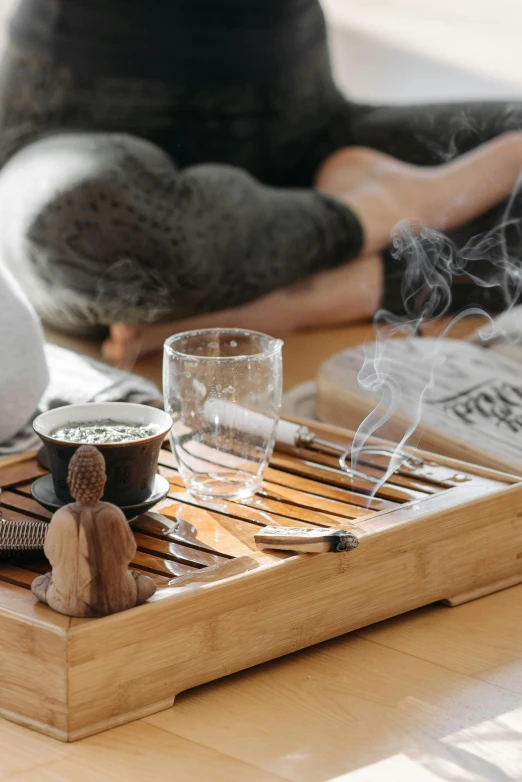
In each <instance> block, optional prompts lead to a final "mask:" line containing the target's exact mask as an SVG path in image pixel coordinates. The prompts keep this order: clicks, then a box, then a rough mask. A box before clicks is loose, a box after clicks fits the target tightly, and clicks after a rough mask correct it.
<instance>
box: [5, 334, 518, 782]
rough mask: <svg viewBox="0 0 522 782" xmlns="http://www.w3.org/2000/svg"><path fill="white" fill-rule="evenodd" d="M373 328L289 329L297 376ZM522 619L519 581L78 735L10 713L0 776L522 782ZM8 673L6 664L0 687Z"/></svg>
mask: <svg viewBox="0 0 522 782" xmlns="http://www.w3.org/2000/svg"><path fill="white" fill-rule="evenodd" d="M370 333H371V332H370V330H369V328H368V327H366V326H360V327H356V328H352V329H335V330H330V331H326V332H322V333H315V334H301V335H296V336H292V337H290V338H288V339H287V341H286V348H285V373H286V380H287V386H289V385H292V384H294V383H296V382H300V381H301V380H305V379H308V378H309V377H311V376H312V375H313V374H314V372H315V370H316V368H317V366H318V365H319V363H320V361H321V360H323V359H324V358H325V357H326V356H327V355H329V354H330V353H333V352H335V351H337V350H339V349H341V348H342V347H344V346H347V345H350V344H353V343H354V342H358V341H360V340H361V339H363V338H364V337H365V336H370ZM90 348H91V352H95V347H94V346H90ZM158 367H159V361H158V360H157V359H156V360H154V361H149V362H146V363H145V364H142V365H141V366H140V367H139V368H140V369H142V370H144V371H147V373H148V374H149V375H150V376H155V375H156V377H157V375H158ZM492 524H494V519H492ZM492 534H493V533H492ZM346 611H347V612H349V611H350V605H349V603H347V605H346ZM521 616H522V586H520V587H515V588H512V589H509V590H506V591H504V592H500V593H497V594H495V595H491V596H489V597H486V598H483V599H482V600H478V601H476V602H473V603H469V604H467V605H463V606H460V607H458V608H446V607H443V606H439V605H434V606H429V607H427V608H425V609H422V610H418V611H414V612H412V613H410V614H407V615H404V616H401V617H398V618H396V619H392V620H389V621H387V622H383V623H381V624H379V625H375V626H372V627H369V628H367V629H365V630H362V631H361V632H358V633H353V634H351V635H347V636H344V637H342V638H338V639H336V640H333V641H330V642H327V643H324V644H321V645H320V646H316V647H314V648H312V649H309V650H307V651H303V652H300V653H297V654H294V655H291V656H289V657H286V658H282V659H280V660H276V661H274V662H272V663H268V664H265V665H262V666H259V667H257V668H255V669H252V670H250V671H247V672H244V673H240V674H235V675H233V676H230V677H228V678H227V679H223V680H221V681H219V682H216V683H213V684H209V685H206V686H204V687H200V688H198V689H196V690H192V691H190V692H187V693H185V694H183V695H181V696H180V697H179V698H178V699H177V702H176V705H175V706H174V708H173V709H170V710H169V711H166V712H162V713H160V714H157V715H155V716H152V717H148V718H146V719H143V720H140V721H139V722H136V723H133V724H130V725H127V726H124V727H121V728H116V729H115V730H112V731H110V732H108V733H105V734H103V735H99V736H95V737H92V738H89V739H86V740H84V741H82V742H80V743H77V744H74V745H63V744H60V743H58V742H56V741H53V740H51V739H47V738H43V737H41V736H39V735H37V734H35V733H32V732H30V731H28V730H26V729H24V728H20V727H18V726H15V725H12V724H10V723H9V722H5V721H0V779H1V780H10V781H12V782H64V781H65V780H66V781H67V782H69V781H70V782H104V781H105V780H108V781H112V780H115V781H117V782H122V781H124V782H134V781H135V780H136V781H138V780H140V782H141V780H143V781H148V780H154V781H155V782H163V780H165V781H167V780H169V782H170V780H172V781H174V780H175V782H199V781H200V780H201V781H202V782H206V780H209V781H210V782H218V781H219V782H233V781H234V780H238V782H269V780H271V781H274V782H275V780H293V781H295V782H327V780H328V781H330V782H331V781H332V780H336V782H340V781H341V780H343V782H344V780H350V782H362V781H363V780H364V782H428V781H429V780H452V781H453V782H455V781H458V782H460V781H461V780H462V782H475V780H476V781H478V780H498V781H499V782H507V780H517V781H518V780H521V779H522V659H521V658H522V622H521V619H520V618H521ZM1 672H2V660H0V683H1Z"/></svg>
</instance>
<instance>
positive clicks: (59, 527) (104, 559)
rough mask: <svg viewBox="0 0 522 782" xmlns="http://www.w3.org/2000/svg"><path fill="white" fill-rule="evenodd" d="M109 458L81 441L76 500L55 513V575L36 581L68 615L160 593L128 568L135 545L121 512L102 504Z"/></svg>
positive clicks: (74, 474) (51, 545) (74, 472)
mask: <svg viewBox="0 0 522 782" xmlns="http://www.w3.org/2000/svg"><path fill="white" fill-rule="evenodd" d="M105 481H106V475H105V460H104V458H103V456H102V455H101V453H100V452H99V451H98V449H97V448H95V447H94V446H93V445H82V446H80V448H78V450H77V451H76V453H75V454H74V456H73V457H72V459H71V461H70V464H69V474H68V484H69V490H70V492H71V495H72V496H73V497H74V499H75V500H76V502H73V503H71V504H70V505H65V506H64V507H63V508H60V509H59V510H57V511H56V513H55V514H54V516H53V517H52V519H51V523H50V525H49V531H48V532H47V537H46V539H45V545H44V551H45V555H46V557H47V559H48V560H49V562H50V563H51V565H52V573H47V574H46V575H44V576H39V577H38V578H36V579H35V580H34V581H33V584H32V587H31V589H32V591H33V593H34V594H35V595H36V597H37V598H38V599H39V600H41V601H42V602H43V603H48V604H49V605H50V607H51V608H54V610H55V611H59V612H60V613H61V614H66V615H67V616H105V615H107V614H114V613H116V612H117V611H124V610H125V609H127V608H132V607H133V606H136V605H139V604H140V603H143V602H145V600H147V599H148V598H149V597H151V596H152V595H153V594H154V592H155V591H156V585H155V583H154V581H153V580H152V579H151V578H149V576H143V575H140V574H139V573H136V571H133V570H129V569H128V565H129V562H130V561H131V560H132V558H133V557H134V555H135V553H136V543H135V540H134V537H133V535H132V532H131V530H130V528H129V525H128V522H127V520H126V518H125V516H124V515H123V513H122V511H121V510H120V509H119V508H117V507H116V506H115V505H111V504H110V503H108V502H101V501H100V498H101V497H102V495H103V490H104V487H105Z"/></svg>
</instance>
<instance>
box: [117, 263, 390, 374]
mask: <svg viewBox="0 0 522 782" xmlns="http://www.w3.org/2000/svg"><path fill="white" fill-rule="evenodd" d="M382 277H383V270H382V260H381V258H380V256H378V255H374V256H367V257H359V258H355V259H354V260H353V261H350V262H349V263H347V264H345V265H344V266H339V267H338V268H337V269H329V270H326V271H323V272H318V273H317V274H313V275H311V276H310V277H307V278H305V279H304V280H301V281H300V282H297V283H294V284H293V285H287V286H285V287H284V288H281V289H280V290H277V291H274V292H273V293H269V294H268V295H266V296H263V297H262V298H260V299H256V301H253V302H250V303H249V304H245V305H244V306H242V307H236V308H234V309H230V310H223V311H221V312H214V313H208V314H205V315H196V316H194V317H192V318H188V319H187V320H179V321H172V322H170V323H155V324H152V325H148V324H141V325H139V326H126V325H124V324H122V323H115V324H114V325H113V326H111V332H110V337H109V338H108V339H107V340H106V342H104V344H103V348H102V350H103V356H104V358H105V360H106V361H107V362H108V363H110V364H113V365H116V366H120V367H125V368H131V367H132V366H133V364H134V362H135V361H136V359H137V358H138V357H141V356H145V355H147V354H149V353H156V352H158V351H160V350H161V348H162V345H163V343H164V341H165V340H166V339H168V337H170V336H171V335H172V334H176V333H179V332H180V331H188V330H191V329H198V328H218V327H221V328H244V329H252V330H254V331H264V332H268V333H269V334H272V335H273V336H284V335H285V334H288V333H290V332H292V331H297V330H298V329H302V328H314V327H319V326H331V325H338V324H340V323H348V322H353V321H357V320H362V319H364V318H369V317H371V316H372V315H373V314H374V312H375V311H376V310H377V309H378V307H379V304H380V297H381V292H382V288H383V279H382Z"/></svg>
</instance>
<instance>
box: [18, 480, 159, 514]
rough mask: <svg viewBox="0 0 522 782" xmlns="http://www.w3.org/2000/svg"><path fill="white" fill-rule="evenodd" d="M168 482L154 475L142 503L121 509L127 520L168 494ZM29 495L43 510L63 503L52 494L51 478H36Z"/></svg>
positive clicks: (55, 507)
mask: <svg viewBox="0 0 522 782" xmlns="http://www.w3.org/2000/svg"><path fill="white" fill-rule="evenodd" d="M169 488H170V486H169V482H168V480H167V479H166V478H164V477H163V476H162V475H156V477H155V479H154V486H153V489H152V493H151V494H150V495H149V497H147V499H146V500H145V501H144V502H140V503H139V504H138V505H126V506H125V507H123V506H122V507H121V510H122V511H123V512H124V514H125V517H126V518H127V519H129V521H130V519H133V518H135V516H139V515H140V513H145V512H146V511H148V510H150V509H151V508H152V507H153V506H154V505H155V504H156V503H157V502H160V500H163V499H164V498H165V497H166V496H167V494H168V493H169ZM31 494H32V496H33V498H34V499H35V500H36V502H38V503H40V505H42V506H43V507H44V508H46V509H47V510H50V511H55V510H58V508H61V507H62V506H63V505H65V503H64V502H62V501H61V500H59V499H58V497H57V496H56V494H55V493H54V486H53V476H52V475H50V474H49V475H42V477H41V478H37V479H36V480H35V481H34V482H33V485H32V486H31Z"/></svg>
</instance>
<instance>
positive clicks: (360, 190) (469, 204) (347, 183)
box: [316, 132, 522, 254]
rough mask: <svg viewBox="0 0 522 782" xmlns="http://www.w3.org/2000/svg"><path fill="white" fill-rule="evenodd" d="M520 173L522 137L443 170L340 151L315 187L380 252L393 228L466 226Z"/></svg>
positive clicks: (503, 139) (506, 138) (501, 140)
mask: <svg viewBox="0 0 522 782" xmlns="http://www.w3.org/2000/svg"><path fill="white" fill-rule="evenodd" d="M521 168H522V133H518V132H517V133H506V134H504V135H503V136H499V137H498V138H496V139H493V140H492V141H489V142H487V143H486V144H482V145H481V146H480V147H477V148H476V149H474V150H472V151H471V152H468V153H467V154H465V155H461V156H460V157H459V158H457V159H455V160H453V161H451V162H450V163H446V164H444V165H440V166H429V167H428V166H413V165H410V164H409V163H404V162H402V161H400V160H396V159H395V158H393V157H391V156H390V155H386V154H384V153H382V152H377V151H376V150H372V149H366V148H364V147H351V148H346V149H341V150H338V151H337V152H334V153H333V154H332V155H330V156H329V157H328V158H327V159H326V160H325V161H324V163H323V164H322V166H321V168H320V169H319V172H318V174H317V177H316V187H317V188H318V189H319V190H320V191H321V192H324V193H328V194H330V195H333V196H334V197H337V198H339V199H340V200H342V201H343V202H344V203H346V204H347V205H348V206H350V207H351V208H352V209H353V211H354V212H355V213H356V214H357V215H358V217H359V219H360V221H361V224H362V226H363V231H364V235H365V246H364V250H363V252H364V253H365V254H366V253H368V254H369V253H373V252H380V251H381V250H382V249H383V248H384V247H385V246H386V245H387V244H388V243H389V241H390V237H391V234H392V232H393V228H394V226H395V225H396V224H397V223H398V222H400V221H401V220H404V219H410V220H412V221H413V224H412V227H413V228H415V225H417V226H418V227H428V228H437V229H441V230H447V229H451V228H456V227H458V226H460V225H463V224H464V223H466V222H467V221H469V220H470V219H473V218H474V217H477V216H478V215H480V214H483V213H484V212H486V211H487V210H488V209H490V208H491V207H493V206H495V205H497V204H499V203H501V202H502V201H503V200H505V199H507V198H508V197H509V195H510V194H511V191H512V189H513V187H514V186H515V183H516V182H517V179H518V177H519V175H520V171H521Z"/></svg>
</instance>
